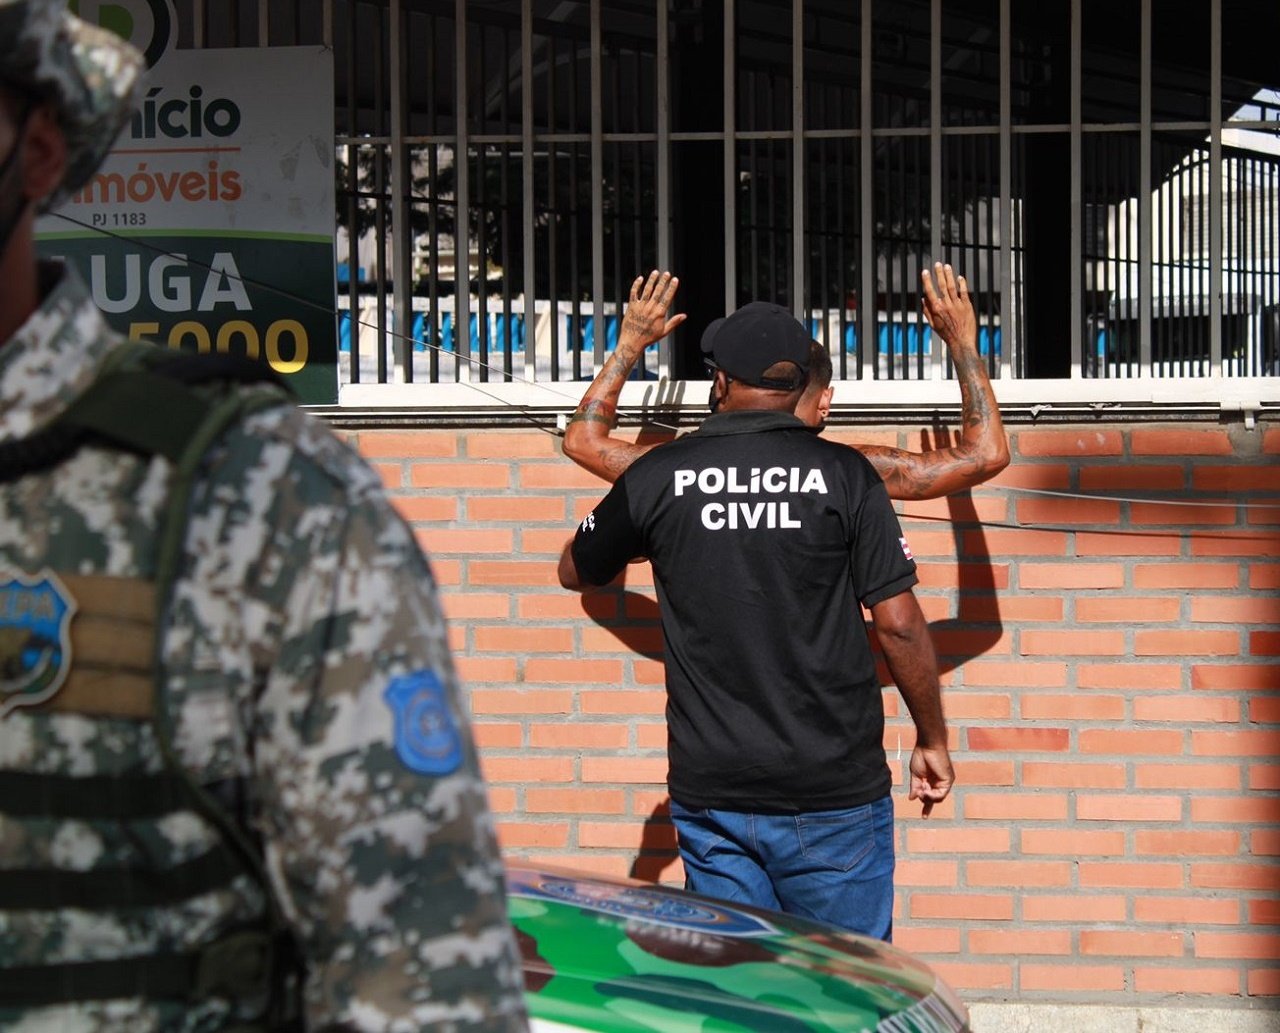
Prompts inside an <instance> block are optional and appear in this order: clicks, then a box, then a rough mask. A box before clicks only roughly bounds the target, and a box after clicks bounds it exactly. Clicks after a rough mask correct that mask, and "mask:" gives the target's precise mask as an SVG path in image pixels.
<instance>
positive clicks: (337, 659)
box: [0, 266, 526, 1033]
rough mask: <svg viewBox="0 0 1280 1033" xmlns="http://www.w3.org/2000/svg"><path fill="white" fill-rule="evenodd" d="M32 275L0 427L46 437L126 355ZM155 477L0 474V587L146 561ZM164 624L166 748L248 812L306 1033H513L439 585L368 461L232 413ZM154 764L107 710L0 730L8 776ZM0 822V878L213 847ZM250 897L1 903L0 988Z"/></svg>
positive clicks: (90, 314) (82, 1014)
mask: <svg viewBox="0 0 1280 1033" xmlns="http://www.w3.org/2000/svg"><path fill="white" fill-rule="evenodd" d="M42 274H43V275H44V277H45V280H46V283H45V287H46V292H45V293H44V294H43V297H44V299H45V300H44V302H43V304H42V305H41V307H40V309H39V310H38V311H37V312H35V313H34V314H33V315H32V316H31V318H30V319H29V320H28V321H27V322H26V323H25V324H24V325H23V326H22V327H21V328H20V329H19V330H18V332H17V333H16V334H15V335H14V337H13V338H11V339H10V340H9V341H8V342H6V343H4V345H3V347H0V442H3V441H8V440H13V439H17V438H22V437H25V436H27V435H29V434H30V433H31V432H32V431H34V430H36V429H38V428H40V427H41V426H42V425H46V424H47V423H48V422H49V421H50V420H51V419H53V418H54V417H55V416H56V415H57V414H58V413H59V412H60V411H62V409H63V408H64V407H65V406H66V405H67V404H68V402H69V400H70V399H72V398H73V397H75V396H76V395H78V394H79V393H80V392H81V391H82V390H83V389H84V387H85V386H86V385H87V384H88V383H89V381H90V380H91V379H92V378H93V376H94V374H95V370H96V368H97V367H98V366H99V364H100V363H101V362H102V360H103V358H104V357H105V356H106V355H107V354H108V353H109V352H110V351H111V350H112V349H113V348H114V347H116V346H117V344H118V342H119V338H118V337H117V336H116V335H115V334H114V333H112V332H111V331H110V330H108V329H107V327H106V326H105V324H104V322H103V320H102V318H101V315H100V314H99V313H98V311H97V310H96V309H95V308H94V307H93V305H92V303H91V301H90V300H89V299H88V297H87V294H86V291H85V289H84V287H83V285H82V283H81V282H80V281H79V280H78V279H77V278H76V277H75V275H74V274H73V273H71V272H70V271H69V270H59V269H58V268H57V267H50V266H45V267H42ZM250 390H252V389H250ZM171 474H172V466H171V464H170V463H169V461H168V460H166V459H164V458H161V457H155V458H149V459H146V458H141V457H138V456H136V455H133V454H130V453H126V452H117V451H111V450H106V449H102V448H98V447H94V446H87V447H83V448H81V449H80V450H79V451H78V452H76V453H75V454H74V455H73V456H72V458H71V459H70V460H68V461H66V462H64V463H62V464H61V465H60V466H57V467H55V468H54V469H52V470H50V471H47V472H42V473H38V474H31V475H27V476H24V477H22V478H20V479H18V480H14V481H10V482H7V483H0V582H4V581H9V579H11V578H13V577H15V576H16V575H20V574H24V573H26V574H30V573H32V572H36V571H40V570H52V571H54V572H55V573H56V572H58V571H66V572H67V573H68V575H74V576H75V577H76V578H84V577H86V576H87V577H92V576H97V575H102V576H116V577H118V578H122V579H128V578H131V577H137V576H139V574H145V573H146V571H147V569H148V563H149V562H150V560H149V557H150V556H151V555H152V553H153V552H154V540H153V539H154V536H155V530H156V526H157V521H158V519H159V516H160V514H161V513H162V512H163V508H164V501H165V498H166V491H167V486H168V484H169V480H170V477H171ZM68 567H73V568H74V569H71V570H68V569H67V568H68ZM160 623H161V629H160V634H161V636H162V638H161V639H160V653H159V657H160V663H161V670H162V671H163V673H164V686H165V689H164V699H165V701H166V704H167V712H168V714H169V717H170V719H171V722H172V728H173V742H174V744H175V746H176V750H177V753H178V756H179V757H180V759H181V761H182V763H183V765H184V766H185V767H186V768H187V769H188V770H189V771H191V772H193V774H194V775H195V777H196V779H197V780H198V781H199V782H201V783H202V784H212V783H219V784H222V783H225V782H227V781H231V782H233V783H234V784H236V785H237V786H238V787H239V788H238V790H237V791H238V793H239V794H240V795H241V796H243V798H244V799H245V800H246V801H247V804H246V806H245V808H244V811H243V813H244V814H246V815H252V818H250V819H248V822H249V823H251V824H252V825H253V828H252V830H251V831H252V834H253V837H254V839H255V841H257V842H260V843H261V844H262V849H263V852H264V855H265V858H266V863H267V868H268V870H269V872H270V874H271V881H272V883H273V885H274V889H275V892H276V895H277V898H278V900H279V901H280V903H281V905H282V907H283V910H284V912H285V914H286V915H287V917H288V919H289V921H290V923H291V925H292V926H293V928H294V929H295V930H296V932H297V936H298V939H299V941H300V944H301V946H302V950H303V953H304V955H305V958H306V963H307V971H308V977H307V983H306V987H305V1013H306V1025H307V1028H308V1029H334V1030H350V1031H357V1030H361V1031H362V1030H393V1029H394V1030H419V1029H432V1030H457V1031H472V1030H484V1031H510V1030H522V1029H524V1028H525V1025H526V1019H525V1011H524V1004H523V997H522V987H521V978H520V966H519V957H518V954H517V951H516V947H515V941H514V938H513V934H512V931H511V927H510V925H509V923H508V921H507V917H506V903H505V893H504V880H503V870H502V866H501V861H500V856H499V853H498V850H497V847H496V841H495V837H494V830H493V826H492V819H491V816H490V813H489V810H488V804H487V799H486V792H485V787H484V784H483V782H482V780H481V778H480V776H479V773H478V764H477V758H476V753H475V748H474V745H473V742H472V739H471V734H470V730H469V725H468V722H467V718H466V716H465V711H464V704H463V702H462V700H461V693H460V688H459V685H458V681H457V677H456V674H455V672H454V668H453V664H452V661H451V658H450V655H449V651H448V647H447V644H446V629H445V625H444V621H443V618H442V615H441V611H440V608H439V606H438V603H437V600H436V590H435V583H434V580H433V578H432V574H431V571H430V569H429V567H428V565H427V562H426V560H425V558H424V557H423V555H422V553H421V551H420V549H419V548H418V546H417V544H416V542H415V540H414V538H413V535H412V533H411V531H410V530H409V529H408V528H407V526H406V525H405V524H404V523H403V522H402V521H401V520H400V519H399V518H398V517H397V516H396V514H395V513H394V511H393V510H392V508H391V507H390V505H389V503H388V501H387V500H386V498H385V495H384V493H383V491H382V487H381V484H380V482H379V480H378V478H377V476H376V475H375V474H374V473H373V471H371V470H370V469H369V467H368V466H367V465H366V464H364V463H363V462H362V461H361V460H360V459H359V458H358V457H357V456H356V455H355V454H354V453H353V452H352V451H351V450H350V449H348V448H347V447H346V446H345V445H344V444H342V443H341V442H339V441H338V440H337V439H336V438H335V437H334V435H333V434H332V433H330V432H329V431H328V430H327V429H326V428H324V427H323V426H322V425H321V424H320V423H319V422H318V421H316V420H315V419H313V418H311V417H309V416H307V415H306V414H304V413H302V412H300V411H299V410H297V409H296V408H295V407H293V406H275V407H272V408H268V409H264V410H262V411H259V412H257V413H255V414H254V415H252V416H250V417H248V418H247V419H246V420H244V421H243V423H242V425H241V426H239V427H235V428H233V429H232V430H231V431H230V432H228V433H227V434H226V435H225V436H224V437H223V438H222V439H221V440H220V441H219V443H218V444H217V445H216V446H215V447H214V449H213V450H212V451H211V453H210V455H209V457H208V460H207V461H206V462H205V464H204V465H203V466H202V471H201V475H200V480H199V483H198V486H197V488H196V493H195V496H194V502H193V507H192V513H191V516H190V520H189V523H188V524H187V528H186V538H185V546H184V549H183V555H182V559H181V562H180V565H179V568H178V574H177V580H176V582H175V584H174V588H173V595H172V603H171V605H170V606H169V607H168V608H167V610H166V612H165V615H164V616H163V618H162V620H161V622H160ZM74 665H75V657H74V655H73V657H72V667H73V669H74ZM424 684H426V685H429V686H433V689H432V691H434V692H435V694H436V695H435V699H436V711H435V713H434V715H433V721H434V722H435V723H434V725H433V726H432V727H433V729H434V730H433V733H432V734H433V735H434V737H435V738H434V739H433V740H432V742H431V743H429V744H428V745H427V747H425V748H424V747H423V746H422V744H421V743H417V744H415V742H414V741H413V740H412V739H409V740H406V739H405V736H404V728H403V725H404V724H405V721H404V720H402V719H404V718H406V717H408V716H409V715H408V714H407V713H405V712H404V711H405V706H406V705H405V704H404V703H403V702H402V699H403V696H404V694H405V692H406V691H407V690H412V689H413V688H414V687H415V686H416V687H418V688H421V686H422V685H424ZM410 694H412V693H410ZM428 695H430V693H428ZM53 702H54V701H53V700H51V701H50V703H51V704H52V703H53ZM143 727H144V728H146V727H147V726H145V725H144V726H143ZM442 746H443V747H444V748H443V749H441V747H442ZM162 765H163V761H162V760H161V757H160V755H159V752H158V749H157V744H156V742H155V741H154V736H152V737H150V738H148V737H147V736H146V735H141V736H139V737H137V741H136V742H129V741H128V740H127V739H126V738H125V737H123V736H121V735H120V734H118V730H116V729H113V727H112V723H111V722H110V721H94V720H91V719H88V718H86V717H84V716H83V715H80V714H73V713H60V712H59V711H58V710H57V709H46V708H35V707H17V708H14V709H12V710H11V711H10V712H9V713H8V714H7V715H5V716H4V717H3V718H0V772H21V773H25V774H28V775H29V774H38V775H51V776H76V775H78V776H84V775H86V774H87V773H93V774H94V776H95V777H97V775H98V774H101V776H102V777H103V778H110V777H113V776H115V775H119V774H120V773H121V772H122V771H125V770H137V769H141V770H145V771H155V770H157V769H159V768H161V767H162ZM3 812H4V808H3V807H2V806H0V883H3V881H4V880H5V879H6V874H5V870H6V869H9V870H21V869H30V868H32V867H38V866H41V865H45V866H47V865H50V864H52V865H54V866H55V867H57V868H58V869H60V870H61V869H71V870H77V871H82V870H86V869H96V868H110V867H112V866H116V867H119V866H120V865H121V864H127V863H128V858H129V856H130V851H137V850H140V849H145V850H146V851H147V852H148V853H149V854H151V855H156V854H159V855H162V856H164V857H167V858H169V859H171V860H173V861H174V863H178V862H181V861H182V860H184V859H187V858H190V857H191V856H193V855H194V854H197V853H199V851H200V850H201V849H202V847H203V846H205V845H207V842H208V840H209V839H210V838H212V837H215V836H216V833H215V832H214V831H213V829H212V827H211V826H210V825H209V823H208V822H206V821H205V820H204V819H202V818H200V817H199V816H198V815H196V814H194V813H177V814H171V815H167V816H165V817H164V818H162V819H160V820H156V821H154V822H150V823H148V824H147V825H146V827H143V828H133V829H128V830H123V831H121V830H120V829H118V828H117V829H112V828H109V827H108V826H107V824H106V823H103V824H102V825H100V826H99V825H98V823H96V822H93V821H79V822H67V823H65V824H64V827H58V828H52V829H51V828H47V827H44V826H48V825H49V824H50V823H49V822H45V823H44V825H43V826H42V825H41V824H40V823H39V822H38V821H35V820H21V819H19V818H14V817H12V816H10V817H6V816H5V815H4V813H3ZM260 898H261V894H260V893H259V892H258V890H257V888H256V886H255V885H252V884H250V882H249V880H247V879H245V880H243V881H242V882H240V883H237V884H236V885H235V886H233V887H231V888H230V889H229V890H228V891H226V892H220V893H216V894H208V895H206V896H203V897H197V898H195V899H194V900H191V901H186V902H184V904H183V906H182V907H181V908H173V907H152V908H147V909H139V908H132V909H125V908H123V907H122V908H121V912H122V913H121V914H119V915H116V914H110V915H104V914H88V915H86V913H85V912H83V911H77V910H76V909H74V908H72V907H66V908H61V909H59V907H58V906H53V907H48V908H45V909H35V908H33V909H28V910H24V909H22V908H21V907H12V908H11V909H10V910H7V911H6V910H0V981H3V980H4V979H5V974H4V969H5V968H12V967H13V966H22V965H35V964H39V965H43V964H49V963H54V964H60V965H61V964H66V963H70V962H76V961H92V960H100V959H109V958H117V957H130V956H136V955H138V954H143V953H147V952H156V951H164V950H181V949H185V948H190V947H192V946H193V945H196V946H198V945H199V944H200V942H201V940H202V939H204V938H208V937H210V936H216V935H217V933H218V932H219V930H221V929H224V928H227V927H230V926H234V925H235V924H236V923H238V922H241V921H243V920H244V919H245V917H246V916H247V915H250V914H252V913H253V912H255V911H261V909H262V907H263V903H262V900H261V899H260ZM229 1010H230V1009H228V1008H227V1007H226V1006H225V1005H218V1004H217V1003H216V1002H215V1003H209V1002H206V1003H205V1004H204V1005H202V1006H201V1007H199V1008H196V1007H189V1008H184V1007H178V1006H169V1005H165V1004H163V1003H162V1004H156V1003H155V1002H146V1001H142V1000H122V1001H109V1002H92V1003H79V1004H74V1005H58V1006H48V1005H46V1006H42V1007H41V1008H39V1009H36V1010H34V1011H33V1010H31V1009H28V1010H27V1011H25V1012H22V1011H19V1010H15V1009H12V1008H11V1009H9V1010H8V1011H7V1012H6V1010H5V1009H4V1007H2V1006H0V1028H4V1029H23V1030H26V1029H33V1030H34V1029H58V1030H77V1031H79V1030H84V1031H90V1030H92V1031H94V1033H124V1031H128V1033H152V1031H157V1033H158V1031H162V1030H163V1031H165V1033H170V1031H181V1033H203V1031H206V1030H217V1029H221V1028H223V1027H225V1026H227V1025H234V1021H235V1016H234V1015H230V1014H227V1012H228V1011H229Z"/></svg>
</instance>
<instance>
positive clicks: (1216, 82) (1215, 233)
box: [1208, 0, 1226, 377]
mask: <svg viewBox="0 0 1280 1033" xmlns="http://www.w3.org/2000/svg"><path fill="white" fill-rule="evenodd" d="M1208 257H1209V370H1210V373H1212V374H1213V375H1215V376H1220V377H1221V376H1225V375H1226V371H1225V369H1224V368H1223V365H1222V0H1209V256H1208Z"/></svg>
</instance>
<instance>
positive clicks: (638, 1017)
mask: <svg viewBox="0 0 1280 1033" xmlns="http://www.w3.org/2000/svg"><path fill="white" fill-rule="evenodd" d="M507 896H508V903H509V909H510V914H511V920H512V923H513V925H514V926H515V929H516V936H517V938H518V940H519V942H520V949H521V953H522V955H523V958H524V977H525V997H526V1000H527V1001H528V1005H529V1013H530V1016H531V1017H532V1019H533V1030H534V1031H535V1033H569V1031H575V1030H590V1031H596V1033H641V1031H647V1033H648V1031H651V1033H683V1031H695V1030H696V1031H701V1033H737V1031H768V1033H827V1031H832V1033H834V1031H841V1033H863V1031H868V1033H963V1031H966V1030H967V1029H968V1025H967V1018H968V1017H967V1013H966V1011H965V1008H964V1005H962V1004H961V1003H960V1001H959V999H958V998H957V997H956V995H955V993H954V992H953V991H952V990H951V989H950V988H949V987H948V986H947V985H946V984H945V983H943V982H942V980H940V979H939V978H938V977H937V976H936V975H934V974H933V972H932V971H931V970H930V969H929V968H928V967H927V966H925V965H923V964H921V963H920V962H918V961H916V960H915V959H914V958H912V957H911V956H910V955H908V954H905V953H903V952H902V951H900V950H897V949H895V948H893V947H891V946H889V945H888V944H885V943H881V942H880V941H878V940H871V939H867V938H866V937H862V936H856V935H854V934H852V933H847V932H844V931H842V930H840V929H837V928H835V927H834V926H829V925H824V924H821V923H818V922H810V921H806V920H805V919H801V918H797V917H795V916H793V915H783V914H779V913H777V912H772V911H763V910H759V909H756V908H749V907H742V906H738V905H733V904H729V903H726V902H724V901H719V900H712V899H711V898H709V897H701V896H697V895H696V894H692V893H686V892H684V891H682V890H673V889H666V888H663V887H660V886H655V885H652V884H650V883H643V882H633V881H627V880H621V879H605V878H599V877H594V876H584V875H579V874H576V873H573V872H568V871H557V870H555V869H549V868H542V867H538V868H534V867H522V866H520V865H518V864H511V865H509V866H508V869H507Z"/></svg>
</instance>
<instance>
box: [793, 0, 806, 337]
mask: <svg viewBox="0 0 1280 1033" xmlns="http://www.w3.org/2000/svg"><path fill="white" fill-rule="evenodd" d="M804 205H805V181H804V0H791V309H792V311H793V312H795V313H796V315H797V316H799V318H800V320H801V322H803V323H804V325H805V326H806V327H807V326H808V325H809V315H808V313H807V311H806V310H807V309H808V307H809V306H808V305H807V303H806V301H805V295H806V286H805V281H806V279H807V276H806V272H807V270H806V269H805V260H804V256H805V250H806V249H805V240H804Z"/></svg>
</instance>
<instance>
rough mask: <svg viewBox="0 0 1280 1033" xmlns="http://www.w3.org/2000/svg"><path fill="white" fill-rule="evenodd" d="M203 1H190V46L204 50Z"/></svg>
mask: <svg viewBox="0 0 1280 1033" xmlns="http://www.w3.org/2000/svg"><path fill="white" fill-rule="evenodd" d="M204 5H205V0H191V45H192V46H193V47H194V48H195V49H196V50H203V49H204V23H205V18H206V15H205V8H204Z"/></svg>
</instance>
